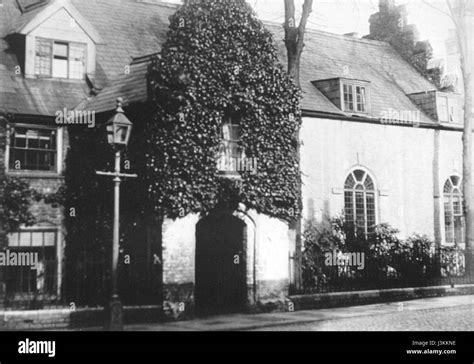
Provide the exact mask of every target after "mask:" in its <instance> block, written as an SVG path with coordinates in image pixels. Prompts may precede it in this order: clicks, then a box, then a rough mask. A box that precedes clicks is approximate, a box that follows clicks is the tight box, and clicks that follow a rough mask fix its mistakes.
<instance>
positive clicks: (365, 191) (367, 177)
mask: <svg viewBox="0 0 474 364" xmlns="http://www.w3.org/2000/svg"><path fill="white" fill-rule="evenodd" d="M356 172H362V173H363V177H362V180H359V179H358V178H357V175H356ZM350 178H352V179H353V181H354V185H353V187H352V188H348V187H347V184H348V182H349V180H350ZM368 181H370V184H371V186H372V187H371V188H369V187H370V186H368V185H367V182H368ZM359 186H361V187H362V189H358V187H359ZM343 191H344V214H345V217H346V222H349V221H348V219H347V217H348V216H349V214H348V213H347V211H348V210H349V208H350V209H351V210H352V211H351V215H350V216H352V221H350V222H351V223H352V224H353V225H354V228H355V229H359V228H360V229H362V230H363V231H364V234H365V235H366V236H367V235H369V234H371V233H372V232H373V229H374V228H375V227H376V226H377V222H378V213H377V211H378V210H377V208H378V201H377V188H376V184H375V179H374V178H373V177H372V174H371V173H369V171H367V170H366V169H364V168H361V167H358V168H354V169H353V170H351V171H350V172H349V173H348V174H347V175H346V179H345V180H344V188H343ZM348 194H350V202H351V206H348V204H347V202H348V199H347V195H348ZM360 194H362V196H363V204H364V206H363V209H364V211H363V214H364V217H363V219H364V226H359V225H358V221H357V220H358V215H359V214H358V207H357V206H358V204H357V202H358V195H360ZM369 195H371V197H372V203H373V215H372V216H369V198H368V197H369ZM369 217H371V219H369ZM369 220H372V221H373V224H372V225H369Z"/></svg>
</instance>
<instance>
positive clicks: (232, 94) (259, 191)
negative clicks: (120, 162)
mask: <svg viewBox="0 0 474 364" xmlns="http://www.w3.org/2000/svg"><path fill="white" fill-rule="evenodd" d="M170 22H171V24H170V31H169V33H168V38H167V42H166V43H165V44H164V45H163V47H162V52H161V56H160V57H159V58H157V59H156V60H155V61H154V62H153V64H152V66H151V67H150V72H149V82H150V89H151V90H152V99H153V103H154V105H155V112H154V117H153V120H152V121H151V122H149V123H148V124H149V125H147V126H146V129H147V130H146V132H145V135H148V136H149V137H148V138H147V143H146V154H147V165H146V171H145V175H146V181H147V183H148V191H149V197H150V198H149V202H150V203H151V204H152V205H155V207H156V205H158V206H159V209H160V210H161V211H162V212H163V213H164V214H166V215H168V216H170V217H177V216H179V215H180V214H182V211H183V209H184V210H185V211H186V213H189V212H206V211H208V210H210V209H212V208H215V207H216V206H218V205H219V204H225V203H226V202H229V203H231V204H235V203H236V202H243V203H244V204H246V205H247V206H248V207H251V208H255V209H256V210H257V211H259V212H261V213H265V214H268V215H271V216H274V217H279V218H282V219H285V220H288V221H290V220H294V219H295V218H297V217H298V216H299V214H300V211H301V196H300V192H299V189H298V184H299V183H300V179H301V177H300V170H299V159H298V151H297V147H298V140H297V138H296V139H295V135H297V131H298V127H299V125H300V120H301V112H300V108H299V101H300V98H301V94H300V91H299V89H298V88H297V87H296V86H295V85H294V83H293V81H292V80H291V79H290V77H288V75H287V74H286V73H285V71H284V70H283V68H282V66H281V65H280V64H279V63H278V55H277V51H276V48H275V46H274V42H273V39H272V35H271V33H270V32H269V31H267V30H266V29H265V27H264V26H263V24H262V23H261V22H260V21H259V20H258V19H257V18H256V16H255V14H254V13H253V11H252V9H251V8H250V6H249V5H248V4H247V3H246V2H245V1H243V0H238V1H233V0H222V1H218V2H216V1H190V2H188V3H187V4H186V5H184V6H182V7H181V8H180V9H179V10H178V11H177V12H176V13H175V14H174V15H173V16H172V17H171V19H170ZM228 114H238V115H239V116H240V118H239V119H240V128H241V138H240V146H241V148H242V150H243V151H244V154H245V156H246V158H253V159H255V160H257V161H258V162H257V164H258V171H257V173H250V172H249V171H243V172H241V177H242V178H241V180H238V181H228V180H225V179H222V178H221V177H219V175H218V171H217V161H216V158H215V156H216V152H217V150H218V148H219V144H220V143H221V134H220V133H221V131H220V128H221V124H222V121H223V119H224V118H225V117H226V115H228Z"/></svg>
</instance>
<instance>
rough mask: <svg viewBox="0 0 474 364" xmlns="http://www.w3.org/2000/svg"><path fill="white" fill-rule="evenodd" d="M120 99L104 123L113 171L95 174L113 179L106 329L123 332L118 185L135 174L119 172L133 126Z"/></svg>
mask: <svg viewBox="0 0 474 364" xmlns="http://www.w3.org/2000/svg"><path fill="white" fill-rule="evenodd" d="M122 104H123V100H122V98H118V99H117V109H116V110H115V114H114V116H112V118H111V119H110V120H109V121H108V122H107V123H106V129H107V141H108V143H109V144H110V145H111V147H112V148H113V150H114V151H115V171H114V172H98V171H97V172H96V173H97V175H99V176H109V177H113V181H114V227H113V245H112V259H111V287H110V302H109V307H108V308H106V314H107V317H106V325H105V326H106V327H105V328H106V329H107V330H110V331H121V330H123V306H122V303H121V301H120V297H119V294H118V260H119V254H120V252H119V249H120V183H121V182H122V178H136V177H138V176H137V175H135V174H123V173H121V172H120V165H121V152H122V150H124V149H125V148H126V147H127V145H128V142H129V140H130V134H131V132H132V127H133V124H132V123H131V122H130V120H128V118H127V117H126V116H125V113H124V111H123V109H122Z"/></svg>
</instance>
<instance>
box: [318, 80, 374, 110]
mask: <svg viewBox="0 0 474 364" xmlns="http://www.w3.org/2000/svg"><path fill="white" fill-rule="evenodd" d="M313 85H315V86H316V87H317V88H318V90H319V91H321V92H322V93H323V94H324V96H326V97H327V98H328V99H329V100H330V101H331V102H332V103H333V104H334V105H336V107H338V108H339V109H340V110H342V111H344V112H347V113H350V114H364V115H362V116H366V115H367V114H370V111H371V107H370V82H369V81H364V80H355V79H349V78H331V79H327V80H318V81H313Z"/></svg>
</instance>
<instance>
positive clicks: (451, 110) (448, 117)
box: [437, 94, 460, 123]
mask: <svg viewBox="0 0 474 364" xmlns="http://www.w3.org/2000/svg"><path fill="white" fill-rule="evenodd" d="M437 104H438V118H439V121H440V122H442V123H459V122H460V120H459V115H458V112H459V109H458V107H459V106H458V103H457V99H456V98H454V97H449V96H445V95H441V94H440V95H438V98H437Z"/></svg>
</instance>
